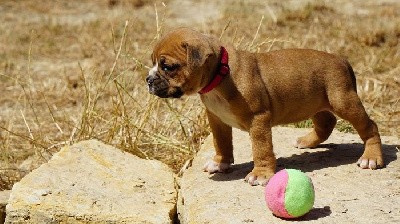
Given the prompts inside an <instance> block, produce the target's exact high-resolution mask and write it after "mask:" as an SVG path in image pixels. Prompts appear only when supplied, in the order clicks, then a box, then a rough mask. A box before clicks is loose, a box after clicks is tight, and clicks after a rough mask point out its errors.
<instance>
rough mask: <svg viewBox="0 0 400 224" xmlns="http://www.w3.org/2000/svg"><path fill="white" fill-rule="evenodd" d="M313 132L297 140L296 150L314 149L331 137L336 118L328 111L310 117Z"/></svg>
mask: <svg viewBox="0 0 400 224" xmlns="http://www.w3.org/2000/svg"><path fill="white" fill-rule="evenodd" d="M312 122H313V124H314V130H312V131H311V132H310V133H308V134H307V135H305V136H303V137H300V138H298V139H297V141H296V144H295V146H296V147H297V148H300V149H303V148H315V147H317V145H319V144H321V143H322V142H324V141H325V140H326V139H328V137H329V136H330V135H331V133H332V130H333V128H334V127H335V125H336V117H335V116H334V115H333V114H332V113H331V112H329V111H321V112H318V113H316V114H315V115H314V116H313V117H312Z"/></svg>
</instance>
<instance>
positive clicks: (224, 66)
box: [199, 47, 230, 94]
mask: <svg viewBox="0 0 400 224" xmlns="http://www.w3.org/2000/svg"><path fill="white" fill-rule="evenodd" d="M229 72H230V68H229V65H228V52H227V51H226V49H225V48H224V47H221V62H220V64H219V71H218V72H217V74H216V75H215V77H214V78H213V80H211V82H210V83H209V84H208V85H207V86H205V87H204V88H203V89H201V90H200V91H199V93H200V94H205V93H208V92H210V91H211V90H213V89H214V88H215V87H216V86H218V84H220V83H221V81H222V79H223V78H224V77H225V76H227V75H229Z"/></svg>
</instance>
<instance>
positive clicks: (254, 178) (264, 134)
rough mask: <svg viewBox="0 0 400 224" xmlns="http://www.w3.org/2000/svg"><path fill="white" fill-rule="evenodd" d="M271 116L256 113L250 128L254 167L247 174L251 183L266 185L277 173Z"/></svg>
mask: <svg viewBox="0 0 400 224" xmlns="http://www.w3.org/2000/svg"><path fill="white" fill-rule="evenodd" d="M270 121H271V116H270V114H269V113H268V112H267V113H263V114H258V115H255V116H254V118H253V121H252V123H251V127H250V130H249V133H250V138H251V143H252V150H253V160H254V168H253V170H252V171H251V172H250V173H249V174H248V175H247V176H246V179H245V180H246V181H247V182H248V183H249V184H251V185H259V184H261V185H265V184H266V183H267V182H268V180H269V178H270V177H272V176H273V175H274V173H275V168H276V158H275V155H274V152H273V150H272V131H271V123H270Z"/></svg>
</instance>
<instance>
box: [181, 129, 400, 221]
mask: <svg viewBox="0 0 400 224" xmlns="http://www.w3.org/2000/svg"><path fill="white" fill-rule="evenodd" d="M309 131H310V130H309V129H292V128H282V127H279V128H274V129H273V143H274V150H275V154H276V156H277V158H278V169H283V168H294V169H300V170H302V171H303V172H306V173H307V175H309V176H310V177H311V179H312V180H313V183H314V187H315V192H316V199H315V204H314V208H313V209H312V210H311V211H310V212H309V213H308V214H306V215H305V216H303V217H301V218H300V219H297V220H295V221H310V222H312V223H371V222H374V223H400V160H399V159H398V158H399V156H400V152H399V148H398V146H399V144H400V141H399V139H397V138H395V137H382V141H383V144H384V146H383V149H384V156H385V159H386V164H387V167H386V168H384V169H379V170H368V169H365V170H362V169H360V168H359V167H357V166H356V165H355V162H356V161H357V160H358V158H359V156H361V154H362V152H363V144H362V141H361V140H360V138H359V137H358V135H354V134H345V133H340V132H336V131H335V132H334V133H333V134H332V136H331V137H330V138H329V139H328V140H327V141H326V142H325V143H324V144H323V145H321V146H319V147H318V148H316V149H297V148H294V147H293V146H292V143H293V142H294V141H295V139H296V138H297V137H300V136H302V135H305V134H306V133H308V132H309ZM233 138H234V156H235V164H234V165H233V167H232V169H231V171H230V172H229V173H226V174H220V173H217V174H213V175H209V174H207V173H204V172H202V168H203V165H204V163H205V162H206V160H207V159H210V158H212V156H213V155H214V150H213V145H212V136H210V137H209V138H208V139H207V140H206V141H205V144H204V145H203V146H202V148H201V150H200V151H199V152H198V155H197V157H195V159H194V160H193V162H192V167H190V168H189V169H188V170H186V171H185V173H184V174H183V177H182V179H181V183H180V185H181V189H180V194H179V198H178V215H179V218H180V222H181V223H182V224H185V223H287V222H292V221H293V220H283V219H280V218H277V217H275V216H273V215H272V213H271V212H270V211H269V210H268V208H267V206H266V203H265V200H264V192H263V191H264V188H263V187H261V186H255V187H252V186H249V185H248V184H247V183H245V182H244V180H243V179H244V177H245V176H246V174H247V173H248V172H250V171H251V169H252V167H253V164H252V162H251V161H252V154H251V147H250V140H249V137H248V133H245V132H241V131H238V130H234V132H233Z"/></svg>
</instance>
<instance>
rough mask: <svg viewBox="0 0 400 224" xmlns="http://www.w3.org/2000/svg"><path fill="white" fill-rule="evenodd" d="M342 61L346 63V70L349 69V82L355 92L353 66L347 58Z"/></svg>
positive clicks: (355, 83)
mask: <svg viewBox="0 0 400 224" xmlns="http://www.w3.org/2000/svg"><path fill="white" fill-rule="evenodd" d="M344 63H345V64H346V67H347V70H348V71H349V75H350V78H351V83H352V85H353V88H354V90H355V91H356V92H357V81H356V75H355V74H354V70H353V67H351V65H350V63H349V62H348V61H347V60H344Z"/></svg>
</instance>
